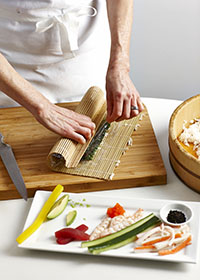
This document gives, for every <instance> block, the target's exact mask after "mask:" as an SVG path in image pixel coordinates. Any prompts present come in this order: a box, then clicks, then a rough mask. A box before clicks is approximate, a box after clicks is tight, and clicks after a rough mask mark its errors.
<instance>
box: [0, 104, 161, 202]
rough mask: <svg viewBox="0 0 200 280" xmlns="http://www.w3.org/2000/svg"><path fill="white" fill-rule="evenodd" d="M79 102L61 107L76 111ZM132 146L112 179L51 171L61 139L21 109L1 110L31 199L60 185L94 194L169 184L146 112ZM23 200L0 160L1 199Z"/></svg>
mask: <svg viewBox="0 0 200 280" xmlns="http://www.w3.org/2000/svg"><path fill="white" fill-rule="evenodd" d="M77 105H78V103H76V102H73V103H62V104H58V106H61V107H64V108H68V109H71V110H74V109H75V108H76V107H77ZM139 123H140V127H139V128H138V130H136V131H134V132H133V135H132V138H133V144H132V146H130V147H129V148H128V150H127V151H126V153H125V154H124V155H122V156H121V159H120V164H119V166H116V167H115V170H114V173H115V175H114V177H113V178H112V180H101V179H97V178H91V177H84V176H76V175H71V174H64V173H58V172H54V171H52V170H51V169H50V168H49V167H48V165H47V156H48V154H49V152H50V150H51V149H52V147H53V145H54V144H55V143H56V141H57V140H58V139H59V136H58V135H56V134H55V133H53V132H51V131H49V130H48V129H46V128H45V127H43V126H42V125H41V124H39V123H38V122H37V121H36V120H35V119H34V117H33V116H32V115H31V114H30V113H29V112H28V111H26V110H25V109H24V108H22V107H16V108H1V109H0V131H1V133H2V134H3V135H4V140H5V142H6V143H8V144H10V145H11V147H12V149H13V152H14V154H15V158H16V160H17V163H18V165H19V168H20V170H21V173H22V176H23V178H24V181H25V184H26V187H27V191H28V197H33V196H34V194H35V192H36V190H48V191H51V190H53V189H54V188H55V186H56V185H57V184H61V185H63V186H64V190H65V191H66V192H91V191H102V190H114V189H123V188H133V187H142V186H152V185H153V186H154V185H158V187H159V186H161V185H163V184H166V170H165V167H164V164H163V161H162V158H161V154H160V151H159V147H158V145H157V141H156V138H155V134H154V131H153V128H152V125H151V121H150V119H149V115H148V111H147V109H146V110H145V111H144V117H143V119H142V121H141V122H139ZM14 198H20V196H19V194H18V192H17V190H16V188H15V186H14V185H13V183H12V181H11V179H10V177H9V175H8V173H7V170H6V168H5V166H4V165H3V163H2V160H1V158H0V200H3V199H14Z"/></svg>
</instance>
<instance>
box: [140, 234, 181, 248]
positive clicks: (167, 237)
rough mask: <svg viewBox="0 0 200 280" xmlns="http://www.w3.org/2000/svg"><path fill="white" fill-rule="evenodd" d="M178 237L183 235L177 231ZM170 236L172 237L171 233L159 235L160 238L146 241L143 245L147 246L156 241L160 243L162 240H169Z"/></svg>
mask: <svg viewBox="0 0 200 280" xmlns="http://www.w3.org/2000/svg"><path fill="white" fill-rule="evenodd" d="M178 237H181V234H180V233H176V235H175V238H178ZM169 238H170V235H169V236H163V237H159V238H157V239H154V240H151V241H148V242H145V243H143V244H142V245H144V246H146V245H152V244H155V243H158V242H162V241H165V240H168V239H169Z"/></svg>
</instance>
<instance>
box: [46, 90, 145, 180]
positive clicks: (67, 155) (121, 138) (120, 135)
mask: <svg viewBox="0 0 200 280" xmlns="http://www.w3.org/2000/svg"><path fill="white" fill-rule="evenodd" d="M91 96H92V100H90V99H91ZM86 111H87V113H85V112H86ZM76 112H79V113H82V114H87V115H88V116H90V117H91V118H92V120H93V121H94V122H95V123H96V126H97V129H98V127H99V125H100V124H101V122H102V121H103V120H104V119H105V116H106V105H105V102H104V97H103V92H102V91H101V90H100V89H98V88H96V87H92V88H90V89H89V91H88V92H87V93H86V95H85V96H84V98H83V99H82V101H81V102H80V104H79V106H78V107H77V110H76ZM140 119H141V114H139V115H138V116H137V117H135V118H132V119H129V120H124V121H121V122H113V123H111V125H110V128H109V130H108V132H107V133H106V135H105V136H104V138H103V141H102V142H101V144H100V146H99V147H98V149H97V151H96V153H95V154H94V156H93V158H92V160H89V161H88V160H81V158H82V156H83V154H84V152H85V150H86V149H87V147H88V145H89V143H90V142H88V143H86V144H85V145H81V144H76V143H75V142H73V141H72V140H69V139H65V138H62V139H60V140H59V141H58V142H57V143H56V144H55V146H54V147H53V148H52V150H51V151H50V153H49V156H48V165H49V166H50V168H51V169H52V170H54V171H56V172H62V173H67V174H72V175H80V176H86V177H93V178H98V179H105V180H111V179H112V178H113V176H114V169H115V167H116V166H118V165H119V164H120V158H121V156H122V155H123V154H124V153H125V152H126V150H127V149H128V144H131V139H132V138H131V136H132V134H133V131H134V130H135V129H136V128H137V126H138V121H139V120H140Z"/></svg>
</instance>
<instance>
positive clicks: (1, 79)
mask: <svg viewBox="0 0 200 280" xmlns="http://www.w3.org/2000/svg"><path fill="white" fill-rule="evenodd" d="M0 90H1V91H2V92H4V93H5V94H6V95H7V96H9V97H11V98H12V99H13V100H15V101H16V102H18V103H19V104H20V105H22V106H23V107H25V108H26V109H27V110H29V111H30V112H31V113H33V114H37V113H39V111H40V110H41V109H42V106H43V104H44V103H45V102H46V103H48V100H47V99H46V98H45V97H44V96H43V95H42V94H41V93H39V92H38V91H37V90H36V89H35V88H34V87H33V86H32V85H31V84H30V83H29V82H28V81H26V80H25V79H24V78H23V77H22V76H20V75H19V74H18V73H17V72H16V71H15V70H14V68H13V67H12V66H11V65H10V64H9V63H8V61H7V60H6V59H5V57H4V56H3V55H2V54H0Z"/></svg>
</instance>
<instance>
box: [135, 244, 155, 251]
mask: <svg viewBox="0 0 200 280" xmlns="http://www.w3.org/2000/svg"><path fill="white" fill-rule="evenodd" d="M134 249H135V250H145V249H155V246H153V245H146V246H138V247H136V248H134Z"/></svg>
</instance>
